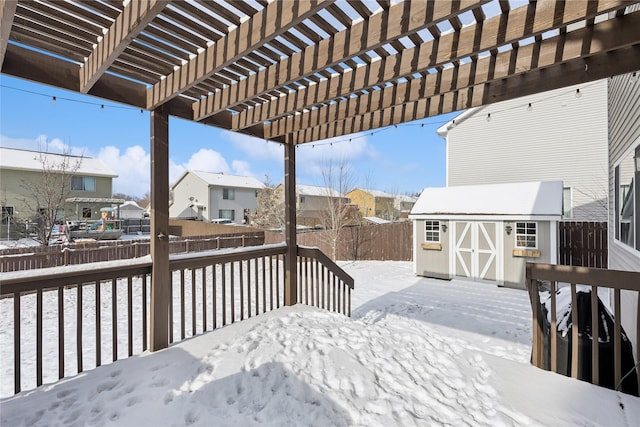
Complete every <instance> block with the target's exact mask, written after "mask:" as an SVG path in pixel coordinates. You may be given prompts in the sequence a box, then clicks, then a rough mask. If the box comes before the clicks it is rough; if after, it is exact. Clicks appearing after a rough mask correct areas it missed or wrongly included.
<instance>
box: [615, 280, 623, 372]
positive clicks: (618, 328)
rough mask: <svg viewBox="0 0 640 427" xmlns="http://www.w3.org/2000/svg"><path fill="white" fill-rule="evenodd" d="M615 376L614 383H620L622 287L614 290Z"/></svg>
mask: <svg viewBox="0 0 640 427" xmlns="http://www.w3.org/2000/svg"><path fill="white" fill-rule="evenodd" d="M613 305H614V307H613V310H614V315H613V316H614V324H613V333H614V336H613V372H614V373H613V378H614V384H616V385H618V384H619V383H620V379H621V378H622V345H621V333H622V331H621V325H620V317H621V314H620V313H621V311H620V289H619V288H616V289H614V290H613Z"/></svg>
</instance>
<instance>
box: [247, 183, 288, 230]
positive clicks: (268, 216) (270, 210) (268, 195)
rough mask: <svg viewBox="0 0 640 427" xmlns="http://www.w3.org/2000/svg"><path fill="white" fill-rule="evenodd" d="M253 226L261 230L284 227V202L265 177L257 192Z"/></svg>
mask: <svg viewBox="0 0 640 427" xmlns="http://www.w3.org/2000/svg"><path fill="white" fill-rule="evenodd" d="M253 223H254V225H256V226H258V227H262V228H278V229H280V228H283V227H284V202H283V199H282V194H281V193H280V192H279V191H278V190H277V188H276V187H275V186H274V185H273V184H272V183H271V177H270V176H269V175H265V182H264V187H262V188H261V189H260V190H258V209H256V211H255V213H254V215H253Z"/></svg>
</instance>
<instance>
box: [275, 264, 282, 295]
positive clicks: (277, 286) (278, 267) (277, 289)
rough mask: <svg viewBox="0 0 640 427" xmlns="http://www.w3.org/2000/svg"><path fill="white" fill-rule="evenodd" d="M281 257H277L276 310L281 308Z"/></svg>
mask: <svg viewBox="0 0 640 427" xmlns="http://www.w3.org/2000/svg"><path fill="white" fill-rule="evenodd" d="M280 288H281V287H280V255H276V308H280V299H281V297H282V295H281V294H280Z"/></svg>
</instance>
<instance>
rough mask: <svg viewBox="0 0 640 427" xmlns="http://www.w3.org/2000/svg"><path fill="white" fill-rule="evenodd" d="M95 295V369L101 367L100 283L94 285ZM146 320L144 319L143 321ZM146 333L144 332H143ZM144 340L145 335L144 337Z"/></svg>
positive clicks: (97, 281)
mask: <svg viewBox="0 0 640 427" xmlns="http://www.w3.org/2000/svg"><path fill="white" fill-rule="evenodd" d="M95 294H96V322H95V323H96V367H98V366H100V365H102V307H101V302H100V296H101V295H100V281H99V280H96V283H95ZM145 320H146V319H145ZM145 333H146V330H145ZM145 338H146V335H145Z"/></svg>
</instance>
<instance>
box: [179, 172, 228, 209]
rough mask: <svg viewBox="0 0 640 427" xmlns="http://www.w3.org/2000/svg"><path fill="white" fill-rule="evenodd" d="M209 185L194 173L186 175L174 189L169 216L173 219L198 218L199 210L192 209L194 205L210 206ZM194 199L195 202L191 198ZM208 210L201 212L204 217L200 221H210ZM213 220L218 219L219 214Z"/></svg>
mask: <svg viewBox="0 0 640 427" xmlns="http://www.w3.org/2000/svg"><path fill="white" fill-rule="evenodd" d="M208 188H209V186H208V184H207V183H206V182H205V181H203V180H202V179H200V178H199V177H198V176H197V175H196V174H194V173H186V174H184V175H183V176H182V178H181V179H180V180H179V181H178V182H176V183H175V184H174V185H173V187H172V192H173V203H172V204H171V205H170V206H169V216H170V217H171V218H196V217H197V215H198V209H197V208H195V207H190V206H191V205H194V203H199V204H201V205H203V206H208V204H209V199H208V197H209V194H208ZM192 197H193V200H190V198H192ZM209 214H210V212H208V209H204V210H202V211H201V215H202V217H201V218H199V219H205V220H209V219H210V217H209ZM215 215H216V216H214V217H213V218H217V212H216V214H215Z"/></svg>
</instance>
